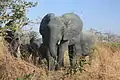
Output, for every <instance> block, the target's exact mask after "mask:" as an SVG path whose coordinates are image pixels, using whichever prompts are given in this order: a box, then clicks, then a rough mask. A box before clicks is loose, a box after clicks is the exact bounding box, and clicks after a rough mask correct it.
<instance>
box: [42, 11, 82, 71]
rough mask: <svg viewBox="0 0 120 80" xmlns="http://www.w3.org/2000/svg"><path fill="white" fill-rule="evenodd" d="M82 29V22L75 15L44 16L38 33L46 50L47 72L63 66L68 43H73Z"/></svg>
mask: <svg viewBox="0 0 120 80" xmlns="http://www.w3.org/2000/svg"><path fill="white" fill-rule="evenodd" d="M82 28H83V22H82V20H81V19H80V17H79V16H77V15H76V14H75V13H66V14H63V15H62V16H59V17H58V16H55V14H54V13H49V14H47V15H45V16H44V18H43V19H42V22H41V24H40V33H41V35H42V38H43V45H44V46H45V47H46V48H47V54H46V55H47V61H48V68H49V70H54V69H55V65H57V67H61V66H63V60H64V52H65V50H66V49H67V47H68V44H69V41H71V42H72V43H74V41H75V38H76V37H79V36H80V35H79V34H80V33H81V31H82ZM56 63H57V64H56Z"/></svg>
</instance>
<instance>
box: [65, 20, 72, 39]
mask: <svg viewBox="0 0 120 80" xmlns="http://www.w3.org/2000/svg"><path fill="white" fill-rule="evenodd" d="M70 22H71V21H64V24H65V26H64V36H63V40H70V39H71V38H72V34H71V30H72V28H70V27H69V26H68V25H69V24H70Z"/></svg>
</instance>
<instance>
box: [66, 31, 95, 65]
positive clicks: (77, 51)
mask: <svg viewBox="0 0 120 80" xmlns="http://www.w3.org/2000/svg"><path fill="white" fill-rule="evenodd" d="M80 35H81V36H80V38H79V37H78V38H76V43H75V44H71V45H69V46H68V51H69V58H70V65H71V66H75V64H76V61H77V58H78V57H79V56H84V57H85V56H89V55H90V53H91V48H92V46H93V45H94V44H95V42H96V37H95V35H94V34H92V33H90V32H88V31H82V33H81V34H80ZM79 45H80V46H81V48H79Z"/></svg>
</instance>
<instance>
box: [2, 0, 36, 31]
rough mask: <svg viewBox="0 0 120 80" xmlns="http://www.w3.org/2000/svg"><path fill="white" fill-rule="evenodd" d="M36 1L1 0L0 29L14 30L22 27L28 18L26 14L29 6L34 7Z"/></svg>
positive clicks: (27, 21)
mask: <svg viewBox="0 0 120 80" xmlns="http://www.w3.org/2000/svg"><path fill="white" fill-rule="evenodd" d="M36 5H37V2H30V1H27V0H1V2H0V29H1V31H4V29H10V30H13V31H16V30H17V29H22V27H24V26H25V25H27V24H28V23H29V22H30V20H29V18H28V17H27V16H26V14H27V11H28V9H29V8H32V7H35V6H36Z"/></svg>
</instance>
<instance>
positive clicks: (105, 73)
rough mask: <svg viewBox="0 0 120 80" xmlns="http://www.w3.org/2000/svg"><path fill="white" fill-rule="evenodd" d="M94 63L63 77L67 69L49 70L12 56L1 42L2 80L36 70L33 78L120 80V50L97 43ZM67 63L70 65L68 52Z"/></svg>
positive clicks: (0, 68)
mask: <svg viewBox="0 0 120 80" xmlns="http://www.w3.org/2000/svg"><path fill="white" fill-rule="evenodd" d="M97 48H98V50H95V52H94V56H93V59H92V64H91V65H90V66H89V65H86V66H85V69H86V72H83V73H77V74H76V75H72V76H69V77H66V78H64V79H63V78H62V77H63V75H64V73H65V72H66V71H65V70H59V71H53V72H49V75H48V71H46V70H45V69H42V68H38V67H36V66H34V65H32V64H30V63H27V62H25V61H23V60H19V59H16V58H14V57H12V56H11V55H10V54H9V52H8V51H7V48H6V47H5V46H4V45H3V43H2V42H1V43H0V80H16V78H17V77H22V76H24V75H25V74H30V73H33V71H34V70H35V72H34V75H33V76H32V80H120V50H119V49H116V48H111V47H110V46H106V44H103V43H97ZM65 56H66V57H65V65H66V66H69V64H68V61H69V58H68V54H65Z"/></svg>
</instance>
